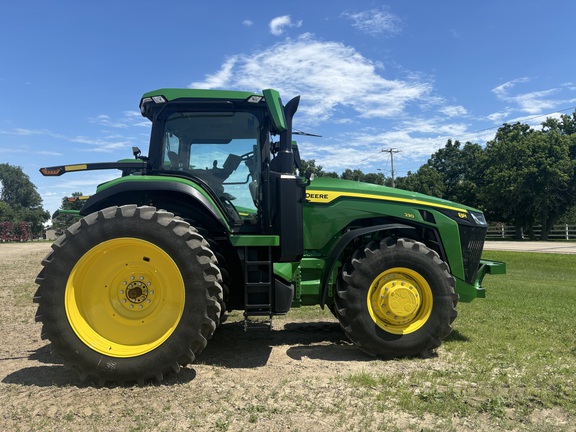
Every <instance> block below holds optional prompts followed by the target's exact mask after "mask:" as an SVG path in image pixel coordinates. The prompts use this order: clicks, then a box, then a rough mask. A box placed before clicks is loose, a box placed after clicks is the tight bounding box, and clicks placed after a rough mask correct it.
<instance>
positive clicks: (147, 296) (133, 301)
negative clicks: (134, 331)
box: [118, 274, 154, 311]
mask: <svg viewBox="0 0 576 432" xmlns="http://www.w3.org/2000/svg"><path fill="white" fill-rule="evenodd" d="M118 300H119V302H120V304H121V305H122V306H123V307H124V308H126V309H128V310H130V311H135V310H145V309H147V308H149V307H150V306H152V304H153V301H154V289H153V286H152V281H150V280H149V279H148V278H146V277H145V276H144V275H141V274H132V275H130V276H129V277H128V278H123V280H122V281H121V282H120V286H119V288H118Z"/></svg>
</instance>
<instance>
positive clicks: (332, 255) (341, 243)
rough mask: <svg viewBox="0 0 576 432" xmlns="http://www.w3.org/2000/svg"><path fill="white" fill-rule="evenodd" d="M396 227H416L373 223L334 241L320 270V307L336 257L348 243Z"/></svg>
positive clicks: (324, 301)
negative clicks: (321, 270)
mask: <svg viewBox="0 0 576 432" xmlns="http://www.w3.org/2000/svg"><path fill="white" fill-rule="evenodd" d="M397 229H412V230H414V229H416V227H414V226H410V225H404V224H400V223H394V224H384V225H374V226H370V227H366V228H358V229H354V230H351V231H348V232H347V233H346V234H344V235H343V236H342V237H340V239H339V240H338V241H337V242H336V244H335V245H334V246H332V249H330V252H328V255H327V257H326V264H327V265H325V266H324V271H323V272H322V278H321V279H320V286H321V293H320V307H321V308H322V309H324V305H325V304H326V294H327V293H328V282H329V281H330V275H331V274H332V272H333V271H334V269H335V268H336V263H337V262H338V257H339V256H340V255H341V254H342V252H343V251H344V249H346V246H348V245H349V244H350V242H351V241H353V240H354V239H355V238H357V237H360V236H363V235H365V234H368V233H373V232H377V231H385V230H397Z"/></svg>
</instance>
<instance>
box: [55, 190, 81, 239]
mask: <svg viewBox="0 0 576 432" xmlns="http://www.w3.org/2000/svg"><path fill="white" fill-rule="evenodd" d="M82 196H83V195H82V192H73V193H72V195H71V196H70V197H63V198H62V204H61V205H60V209H59V210H80V209H81V208H82V206H83V205H84V201H83V200H81V199H79V198H80V197H82ZM74 219H75V218H74V217H73V216H70V215H67V214H60V215H58V216H57V217H56V218H55V219H53V220H52V228H53V229H54V230H55V231H56V234H57V235H62V234H64V231H65V230H66V228H68V226H69V225H70V224H71V223H72V222H73V221H74Z"/></svg>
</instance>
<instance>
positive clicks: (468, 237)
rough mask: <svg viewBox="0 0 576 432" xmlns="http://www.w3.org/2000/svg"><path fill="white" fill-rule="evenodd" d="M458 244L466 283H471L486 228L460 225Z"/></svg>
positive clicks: (478, 261) (482, 246)
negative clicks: (460, 249)
mask: <svg viewBox="0 0 576 432" xmlns="http://www.w3.org/2000/svg"><path fill="white" fill-rule="evenodd" d="M459 228H460V242H461V245H462V259H463V261H464V276H465V278H466V282H468V283H473V282H474V279H475V277H476V272H477V271H478V266H479V265H480V259H481V258H482V249H483V248H484V239H485V237H486V230H487V228H486V227H471V226H466V225H460V226H459Z"/></svg>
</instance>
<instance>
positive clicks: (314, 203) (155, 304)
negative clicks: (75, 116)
mask: <svg viewBox="0 0 576 432" xmlns="http://www.w3.org/2000/svg"><path fill="white" fill-rule="evenodd" d="M298 103H299V97H297V98H294V99H292V100H291V101H289V102H288V103H287V104H286V105H283V103H282V101H281V99H280V96H279V93H278V92H277V91H275V90H270V89H269V90H264V91H263V92H262V94H256V93H250V92H240V91H222V90H193V89H161V90H157V91H153V92H149V93H146V94H145V95H144V96H143V97H142V100H141V102H140V109H141V112H142V115H143V116H144V117H146V118H148V119H149V120H150V121H151V122H152V128H151V136H150V147H149V152H148V155H147V156H142V155H141V152H140V150H139V149H138V148H134V149H133V152H134V156H135V158H134V159H128V160H121V161H119V162H109V163H86V164H76V165H63V166H55V167H48V168H42V169H41V172H42V174H44V175H49V176H59V175H61V174H64V173H67V172H73V171H84V170H95V169H119V170H121V171H122V175H121V176H119V177H118V178H117V179H115V180H112V181H109V182H106V183H104V184H101V185H99V186H98V188H97V190H96V193H95V194H94V195H92V196H90V197H89V198H88V199H87V200H86V201H85V204H84V205H83V207H82V209H81V210H80V211H77V214H76V216H78V217H79V218H80V219H79V221H78V222H76V223H74V224H73V225H71V226H70V227H69V228H68V229H67V230H66V232H65V233H64V235H62V236H61V237H60V238H59V239H58V240H57V241H56V242H55V243H54V244H53V245H52V251H51V252H50V254H48V256H47V257H46V258H45V259H44V260H43V262H42V265H43V269H42V271H41V272H40V274H39V275H38V277H37V280H36V282H37V283H38V284H39V288H38V292H37V294H36V296H35V298H34V301H35V302H36V303H38V313H37V316H36V319H37V321H40V322H42V324H43V328H42V337H43V338H47V339H49V340H50V341H51V342H52V345H53V348H54V351H55V352H57V353H58V354H59V355H60V356H61V357H62V358H63V360H64V362H65V364H67V365H69V366H71V367H72V368H74V369H76V370H77V371H78V372H79V374H80V377H81V379H83V380H87V381H91V382H94V381H95V382H99V383H106V382H116V383H127V382H138V383H145V382H149V381H154V380H157V381H161V380H162V379H163V378H164V377H165V376H166V375H167V374H170V373H175V372H177V371H178V370H179V369H180V367H181V366H182V365H186V364H188V363H190V362H192V361H193V360H194V358H195V356H196V355H197V354H198V353H199V352H200V351H202V349H203V348H204V347H205V346H206V344H207V341H208V340H209V339H210V338H211V336H212V334H213V333H214V331H215V330H216V328H217V327H218V326H219V325H220V324H221V323H222V322H223V321H224V319H225V316H226V315H225V313H226V312H227V311H232V310H242V311H244V316H245V319H246V322H249V321H250V318H251V317H256V316H261V317H270V319H271V318H272V317H273V316H274V315H283V314H286V313H287V312H288V310H289V309H290V308H291V307H298V306H304V305H320V306H321V307H323V308H324V307H328V308H329V309H330V310H331V311H332V312H333V314H334V315H335V316H336V318H337V319H338V321H339V322H340V324H341V326H342V328H343V330H344V332H345V333H346V335H347V336H348V338H349V339H350V340H351V341H352V342H354V343H355V344H356V345H357V346H358V347H359V348H360V349H361V350H363V351H365V352H366V353H368V354H371V355H373V356H377V357H380V358H396V357H410V356H418V355H419V356H426V355H429V354H430V352H431V351H432V350H434V349H436V348H437V347H438V346H439V345H440V343H441V340H442V339H443V338H445V337H446V336H447V335H448V334H449V333H450V331H451V326H452V322H453V321H454V319H455V318H456V315H457V312H456V309H455V308H456V304H457V303H458V300H460V301H471V300H473V299H475V298H477V297H484V289H483V288H482V287H481V282H482V279H483V278H484V276H485V275H486V274H487V273H492V274H497V273H505V265H504V263H499V262H493V261H485V260H482V259H481V255H482V249H483V244H484V237H485V234H486V229H487V224H486V220H485V218H484V215H483V214H482V212H480V211H478V210H475V209H473V208H469V207H466V206H464V205H460V204H455V203H453V202H449V201H445V200H441V199H437V198H433V197H429V196H426V195H421V194H417V193H412V192H407V191H402V190H399V189H393V188H388V187H384V186H377V185H371V184H364V183H359V182H352V181H346V180H339V179H333V178H316V179H311V178H309V177H308V178H307V177H305V176H301V175H300V173H299V169H300V168H301V160H300V156H299V152H298V147H297V145H296V144H295V143H294V142H293V141H292V119H293V116H294V114H295V113H296V110H297V108H298Z"/></svg>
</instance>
